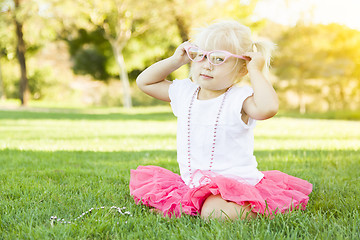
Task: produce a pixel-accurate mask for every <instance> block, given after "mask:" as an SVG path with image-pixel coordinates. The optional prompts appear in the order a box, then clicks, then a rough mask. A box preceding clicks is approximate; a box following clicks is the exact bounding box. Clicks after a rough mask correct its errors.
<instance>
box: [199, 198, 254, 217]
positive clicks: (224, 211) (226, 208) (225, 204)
mask: <svg viewBox="0 0 360 240" xmlns="http://www.w3.org/2000/svg"><path fill="white" fill-rule="evenodd" d="M256 216H257V214H256V213H254V212H252V211H251V206H250V205H244V206H241V205H238V204H236V203H234V202H229V201H226V200H224V199H222V198H221V196H220V195H211V196H209V197H208V198H207V199H206V200H205V202H204V204H203V206H202V208H201V217H202V218H204V219H214V218H217V219H223V220H224V219H230V220H235V219H238V218H241V219H251V218H255V217H256Z"/></svg>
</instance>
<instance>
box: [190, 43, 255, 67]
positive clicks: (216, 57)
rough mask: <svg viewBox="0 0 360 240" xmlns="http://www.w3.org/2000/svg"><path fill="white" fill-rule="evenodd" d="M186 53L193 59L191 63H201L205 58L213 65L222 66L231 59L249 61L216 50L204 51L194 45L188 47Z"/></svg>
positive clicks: (239, 56) (242, 57)
mask: <svg viewBox="0 0 360 240" xmlns="http://www.w3.org/2000/svg"><path fill="white" fill-rule="evenodd" d="M185 51H186V53H187V55H188V57H189V58H190V59H191V61H194V62H201V61H202V60H203V59H204V57H205V56H206V58H207V60H208V61H209V62H210V63H211V64H213V65H221V64H223V63H224V62H225V61H226V59H228V58H229V57H236V58H241V59H244V60H249V59H248V58H246V57H244V56H241V55H235V54H232V53H229V52H227V51H223V50H214V51H210V52H208V51H205V50H202V49H200V48H198V47H196V46H194V45H191V46H188V47H186V48H185Z"/></svg>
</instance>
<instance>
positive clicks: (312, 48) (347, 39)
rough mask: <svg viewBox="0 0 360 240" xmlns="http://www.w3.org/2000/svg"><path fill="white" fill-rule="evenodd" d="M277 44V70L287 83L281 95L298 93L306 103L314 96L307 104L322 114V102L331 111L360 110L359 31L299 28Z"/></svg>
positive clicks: (327, 26)
mask: <svg viewBox="0 0 360 240" xmlns="http://www.w3.org/2000/svg"><path fill="white" fill-rule="evenodd" d="M277 43H278V51H277V52H276V55H275V58H274V61H273V62H274V64H273V66H274V70H275V74H276V76H277V77H279V78H280V79H283V80H285V81H283V83H282V84H279V85H278V86H277V87H278V89H277V90H278V91H279V92H280V93H286V92H289V91H294V92H297V93H298V95H299V96H300V98H302V100H303V101H304V99H305V98H306V96H311V97H310V98H312V100H311V101H309V102H308V103H307V104H308V105H309V106H308V107H309V108H310V109H311V105H314V107H315V108H314V109H313V110H315V111H321V110H322V108H321V106H319V104H318V103H319V102H321V101H322V102H325V103H324V104H325V105H327V107H326V108H325V109H330V110H338V109H349V108H350V109H356V108H358V107H359V106H360V102H359V100H357V97H356V96H358V95H359V93H360V90H359V89H360V74H359V73H360V72H359V71H360V61H359V55H360V50H359V49H360V48H359V46H360V32H359V31H356V30H353V29H349V28H347V27H344V26H340V25H337V24H330V25H307V26H305V25H301V24H298V25H296V26H295V27H293V28H289V29H287V30H286V31H284V32H283V34H282V35H280V36H279V39H278V40H277ZM280 85H282V86H280ZM300 101H301V100H300ZM300 104H301V103H300ZM304 104H306V103H304ZM317 105H318V106H317ZM316 107H319V108H316Z"/></svg>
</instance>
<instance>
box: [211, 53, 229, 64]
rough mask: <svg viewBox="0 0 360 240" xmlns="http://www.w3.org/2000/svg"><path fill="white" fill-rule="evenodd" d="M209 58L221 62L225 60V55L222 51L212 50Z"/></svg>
mask: <svg viewBox="0 0 360 240" xmlns="http://www.w3.org/2000/svg"><path fill="white" fill-rule="evenodd" d="M210 58H211V62H212V63H214V64H221V63H223V62H224V61H225V59H226V56H225V55H224V54H223V53H222V52H213V53H212V54H211V56H210Z"/></svg>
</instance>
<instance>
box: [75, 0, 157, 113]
mask: <svg viewBox="0 0 360 240" xmlns="http://www.w3.org/2000/svg"><path fill="white" fill-rule="evenodd" d="M155 5H157V3H156V1H155V0H151V1H140V0H101V1H100V0H91V1H90V0H87V1H81V2H80V8H79V9H81V10H80V11H81V14H82V16H83V17H85V18H87V19H88V21H89V23H91V25H92V28H97V27H100V28H102V29H103V30H104V31H103V33H104V37H105V38H106V39H107V40H108V41H109V43H110V45H111V48H112V51H113V55H114V58H115V61H116V63H117V65H118V68H119V75H120V78H121V82H122V86H123V102H124V107H126V108H130V107H131V106H132V102H131V89H130V83H129V78H128V73H127V68H126V62H125V59H124V48H125V47H126V45H127V44H128V42H129V40H130V38H132V37H135V36H136V35H138V34H141V33H143V32H144V31H146V30H148V29H149V28H150V26H151V24H152V23H154V22H156V21H157V16H158V14H157V12H158V10H157V8H154V6H155ZM150 16H151V17H150ZM87 27H89V26H87ZM90 27H91V26H90Z"/></svg>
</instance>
